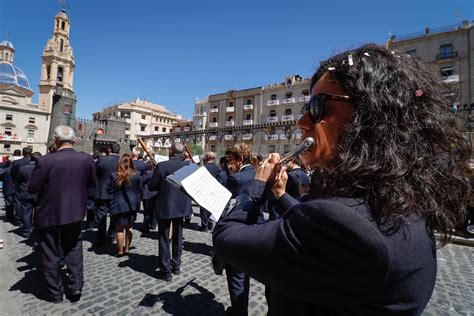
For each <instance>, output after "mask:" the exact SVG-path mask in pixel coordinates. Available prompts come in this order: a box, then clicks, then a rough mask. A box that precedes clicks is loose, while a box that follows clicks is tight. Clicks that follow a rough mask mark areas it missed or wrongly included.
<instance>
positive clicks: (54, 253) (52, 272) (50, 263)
mask: <svg viewBox="0 0 474 316" xmlns="http://www.w3.org/2000/svg"><path fill="white" fill-rule="evenodd" d="M81 237H82V236H81V222H80V221H79V222H74V223H71V224H67V225H61V226H52V227H47V228H40V229H38V241H39V247H40V249H41V254H42V255H41V267H42V270H43V275H44V278H45V281H46V287H47V294H48V296H49V297H50V298H52V299H59V298H62V295H63V293H64V291H63V284H62V279H61V273H60V266H59V260H60V259H61V256H64V262H65V263H66V266H67V269H68V273H67V275H68V281H69V286H68V287H69V289H70V290H71V291H74V290H81V289H82V287H83V285H84V265H83V261H82V238H81Z"/></svg>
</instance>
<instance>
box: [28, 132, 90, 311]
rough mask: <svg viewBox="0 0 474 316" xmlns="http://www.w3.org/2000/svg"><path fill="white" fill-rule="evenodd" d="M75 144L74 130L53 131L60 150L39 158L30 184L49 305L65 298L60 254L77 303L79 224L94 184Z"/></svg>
mask: <svg viewBox="0 0 474 316" xmlns="http://www.w3.org/2000/svg"><path fill="white" fill-rule="evenodd" d="M75 141H76V137H75V135H74V130H73V129H72V128H70V127H68V126H58V127H56V128H55V129H54V142H55V143H56V145H57V146H58V148H59V149H58V151H57V152H56V153H54V154H51V155H46V156H43V157H40V158H38V160H37V164H36V168H35V169H34V171H33V174H32V176H31V178H30V181H29V184H28V192H30V193H37V194H38V205H37V208H36V210H35V214H34V225H35V229H36V230H37V232H38V242H39V249H40V252H41V267H42V269H41V270H42V273H43V276H44V278H45V281H46V288H47V295H48V299H49V300H50V301H51V302H53V303H60V302H61V301H62V300H63V295H64V289H63V284H62V279H61V274H60V265H59V261H60V259H61V258H60V257H61V256H64V262H65V263H66V265H67V268H68V279H69V280H68V285H69V291H70V293H69V299H70V300H71V302H77V301H79V300H80V298H81V294H82V287H83V285H84V265H83V257H82V240H81V220H82V219H83V218H84V216H85V214H86V198H87V187H92V186H94V185H95V181H96V180H95V169H94V164H93V162H92V160H91V158H90V156H89V155H88V154H85V153H78V152H76V151H74V149H72V146H73V144H74V142H75Z"/></svg>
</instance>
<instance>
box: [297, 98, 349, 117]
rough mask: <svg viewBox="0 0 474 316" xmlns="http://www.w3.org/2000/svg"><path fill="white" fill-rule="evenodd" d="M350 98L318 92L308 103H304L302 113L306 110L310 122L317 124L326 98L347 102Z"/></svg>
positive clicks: (323, 109) (322, 114)
mask: <svg viewBox="0 0 474 316" xmlns="http://www.w3.org/2000/svg"><path fill="white" fill-rule="evenodd" d="M350 99H351V98H350V97H349V96H347V95H337V94H329V93H318V94H315V95H313V96H312V97H311V99H309V101H308V103H305V105H304V107H303V111H304V113H306V112H308V113H309V117H310V119H311V122H312V123H313V124H318V123H319V122H321V119H322V118H323V116H324V111H325V109H326V102H327V101H328V100H334V101H339V102H349V100H350Z"/></svg>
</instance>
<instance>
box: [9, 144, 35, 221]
mask: <svg viewBox="0 0 474 316" xmlns="http://www.w3.org/2000/svg"><path fill="white" fill-rule="evenodd" d="M31 152H32V149H31V148H30V147H23V150H22V154H23V158H20V159H16V160H14V161H13V162H12V167H11V170H10V175H11V177H12V179H13V184H14V186H15V210H16V212H15V216H16V218H17V219H18V220H19V221H21V220H22V218H23V215H22V214H21V211H22V207H21V198H20V195H21V193H20V184H19V183H18V179H17V174H18V170H19V169H20V167H21V166H24V165H27V164H28V163H29V162H30V157H31Z"/></svg>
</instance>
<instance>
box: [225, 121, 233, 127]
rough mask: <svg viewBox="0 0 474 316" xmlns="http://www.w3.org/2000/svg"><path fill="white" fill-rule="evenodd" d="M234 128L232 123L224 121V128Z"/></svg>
mask: <svg viewBox="0 0 474 316" xmlns="http://www.w3.org/2000/svg"><path fill="white" fill-rule="evenodd" d="M232 126H234V121H226V122H225V127H232Z"/></svg>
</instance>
